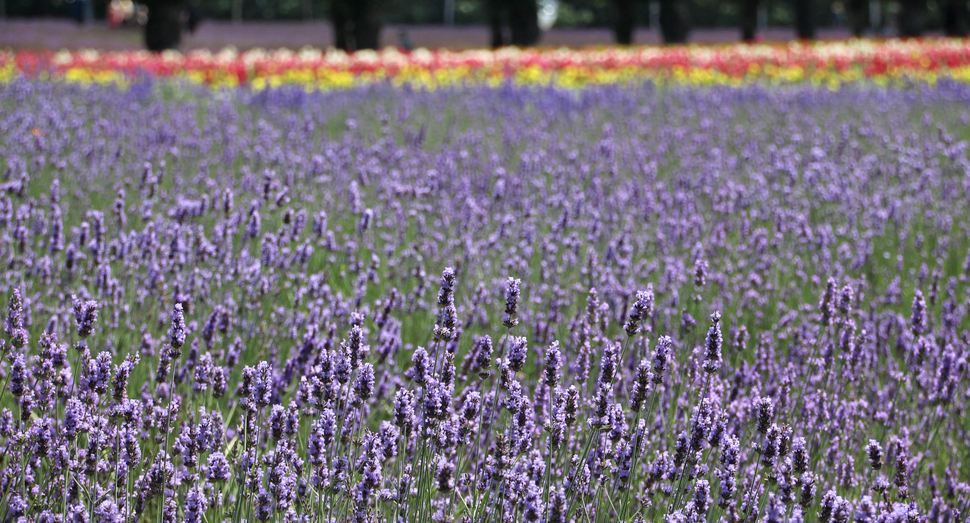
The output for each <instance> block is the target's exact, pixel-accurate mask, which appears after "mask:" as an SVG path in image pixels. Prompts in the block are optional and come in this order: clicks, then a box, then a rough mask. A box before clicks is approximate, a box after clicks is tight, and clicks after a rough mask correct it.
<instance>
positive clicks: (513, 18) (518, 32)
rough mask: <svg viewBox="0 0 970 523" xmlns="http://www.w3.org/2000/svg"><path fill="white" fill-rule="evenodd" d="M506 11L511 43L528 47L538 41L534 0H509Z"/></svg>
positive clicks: (538, 32)
mask: <svg viewBox="0 0 970 523" xmlns="http://www.w3.org/2000/svg"><path fill="white" fill-rule="evenodd" d="M508 13H509V29H511V33H512V45H516V46H519V47H529V46H532V45H535V44H537V43H539V36H540V31H539V11H538V9H537V7H536V3H535V0H511V1H510V2H509V4H508Z"/></svg>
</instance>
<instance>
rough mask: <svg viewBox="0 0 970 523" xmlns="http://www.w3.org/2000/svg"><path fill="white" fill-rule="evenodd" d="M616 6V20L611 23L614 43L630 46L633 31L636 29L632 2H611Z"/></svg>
mask: <svg viewBox="0 0 970 523" xmlns="http://www.w3.org/2000/svg"><path fill="white" fill-rule="evenodd" d="M613 4H614V5H615V6H616V19H615V20H614V22H613V34H614V35H615V37H616V43H618V44H620V45H630V44H632V43H633V29H634V27H636V18H635V13H634V3H633V0H613Z"/></svg>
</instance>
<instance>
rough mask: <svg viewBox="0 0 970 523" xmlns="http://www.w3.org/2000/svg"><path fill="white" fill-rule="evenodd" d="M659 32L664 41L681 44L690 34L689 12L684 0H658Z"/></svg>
mask: <svg viewBox="0 0 970 523" xmlns="http://www.w3.org/2000/svg"><path fill="white" fill-rule="evenodd" d="M660 33H661V34H662V35H663V39H664V43H667V44H682V43H685V42H687V35H688V34H690V12H689V11H688V10H687V5H686V3H685V2H684V0H660Z"/></svg>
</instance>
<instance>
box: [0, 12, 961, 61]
mask: <svg viewBox="0 0 970 523" xmlns="http://www.w3.org/2000/svg"><path fill="white" fill-rule="evenodd" d="M968 30H970V5H968V1H967V0H891V1H890V0H143V1H137V2H136V1H133V0H0V47H12V48H14V49H28V48H48V49H49V48H54V49H58V48H68V49H77V48H86V47H90V48H97V49H133V48H148V49H151V50H156V51H160V50H165V49H181V50H192V49H199V48H208V49H219V48H222V47H226V46H230V45H231V46H234V47H236V48H238V49H241V50H242V49H248V48H253V47H265V48H279V47H289V48H294V49H295V48H300V47H303V46H314V47H328V46H334V47H336V48H339V49H344V50H347V51H354V50H360V49H374V48H380V47H385V46H396V47H399V48H402V49H411V48H416V47H427V48H450V49H467V48H487V47H501V46H505V45H516V46H522V47H525V46H537V45H538V46H553V47H557V46H570V47H585V46H591V45H610V44H664V43H667V44H671V43H683V42H700V43H713V42H730V41H738V40H745V41H762V40H769V41H783V40H791V39H817V38H821V39H836V38H848V37H851V36H875V37H892V36H902V37H919V36H923V35H949V36H961V37H962V36H966V35H967V33H968Z"/></svg>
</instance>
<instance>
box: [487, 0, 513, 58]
mask: <svg viewBox="0 0 970 523" xmlns="http://www.w3.org/2000/svg"><path fill="white" fill-rule="evenodd" d="M486 7H487V8H488V31H489V36H490V43H491V46H492V49H496V48H499V47H502V46H504V45H507V44H508V41H507V40H506V39H505V24H504V23H503V20H504V18H505V2H504V1H503V0H488V4H487V5H486Z"/></svg>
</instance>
